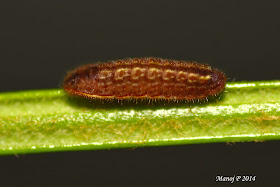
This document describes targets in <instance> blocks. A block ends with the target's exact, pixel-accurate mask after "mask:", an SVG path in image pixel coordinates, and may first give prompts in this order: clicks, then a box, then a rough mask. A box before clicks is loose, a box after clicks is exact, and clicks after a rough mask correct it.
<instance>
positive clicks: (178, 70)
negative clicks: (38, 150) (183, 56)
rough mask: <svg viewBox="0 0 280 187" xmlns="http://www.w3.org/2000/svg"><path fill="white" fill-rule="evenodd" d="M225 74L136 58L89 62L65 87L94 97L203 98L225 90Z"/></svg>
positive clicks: (187, 64) (69, 77)
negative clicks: (97, 62) (96, 62)
mask: <svg viewBox="0 0 280 187" xmlns="http://www.w3.org/2000/svg"><path fill="white" fill-rule="evenodd" d="M225 83H226V76H225V75H224V73H222V72H220V71H218V70H216V69H213V68H212V67H210V66H208V65H204V64H198V63H195V62H184V61H176V60H167V59H160V58H133V59H124V60H117V61H111V62H107V63H99V64H89V65H85V66H81V67H78V68H76V69H74V70H73V71H71V72H70V73H69V74H68V75H67V76H66V78H65V80H64V84H63V87H64V90H65V91H66V92H67V93H68V94H70V95H75V96H82V97H87V98H92V99H96V98H98V99H104V100H107V99H122V100H129V99H149V100H157V99H163V100H187V101H191V100H200V99H207V98H208V97H209V96H216V95H217V94H219V93H220V92H221V91H223V90H224V88H225Z"/></svg>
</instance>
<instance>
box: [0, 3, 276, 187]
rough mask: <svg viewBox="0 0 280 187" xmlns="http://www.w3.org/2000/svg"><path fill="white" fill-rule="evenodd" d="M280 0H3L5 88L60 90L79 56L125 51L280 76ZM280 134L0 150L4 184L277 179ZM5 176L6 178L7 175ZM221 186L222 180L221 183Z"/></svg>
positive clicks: (232, 74)
mask: <svg viewBox="0 0 280 187" xmlns="http://www.w3.org/2000/svg"><path fill="white" fill-rule="evenodd" d="M279 5H280V3H279V1H275V2H273V1H246V2H245V1H231V0H228V1H224V0H216V1H215V0H214V1H206V0H205V1H200V0H191V1H175V0H172V1H171V0H170V1H166V0H161V1H148V0H141V1H129V0H126V1H125V0H120V1H113V0H91V1H90V0H88V1H86V0H83V1H66V0H65V1H62V0H56V1H50V0H48V1H47V0H42V1H35V0H34V1H30V0H25V1H20V0H16V1H13V0H10V1H1V2H0V63H1V68H0V80H1V86H0V91H1V92H4V91H17V90H27V89H46V88H58V87H60V86H61V82H62V80H63V77H64V75H65V74H66V72H67V71H68V70H71V69H72V68H75V67H76V66H79V65H81V64H86V63H91V62H98V61H107V60H115V59H121V58H127V57H146V56H154V57H162V58H171V59H180V60H195V61H198V62H203V63H208V64H210V65H211V66H213V67H216V68H218V69H220V70H222V71H224V72H225V73H226V74H227V76H228V77H229V81H242V80H272V79H280V76H279V74H278V73H279V68H280V63H279V57H280V53H279V47H280V21H279V18H280V11H279ZM279 146H280V142H279V141H270V142H262V143H235V144H225V143H219V144H218V143H217V144H204V145H203V144H202V145H184V146H172V147H151V148H139V149H134V150H129V149H119V150H104V151H84V152H62V153H45V154H34V155H19V156H18V157H17V156H2V157H0V184H1V186H2V184H5V185H6V186H112V185H114V186H119V185H121V186H189V185H195V184H197V185H199V184H204V185H210V184H213V185H215V184H217V183H215V182H214V181H215V177H216V175H224V176H232V175H256V176H257V182H255V183H254V185H256V184H260V185H261V184H270V185H271V184H274V183H275V184H276V183H279V182H278V179H279V172H278V171H279V166H280V164H279V162H280V161H279V158H280V151H279V150H280V149H279ZM6 182H7V183H6ZM220 184H223V185H225V183H220Z"/></svg>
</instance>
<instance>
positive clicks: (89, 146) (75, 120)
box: [0, 81, 280, 155]
mask: <svg viewBox="0 0 280 187" xmlns="http://www.w3.org/2000/svg"><path fill="white" fill-rule="evenodd" d="M84 102H89V101H83V102H78V103H77V102H76V103H75V102H72V101H71V98H70V99H69V98H68V97H67V96H66V94H65V93H64V92H63V90H60V89H55V90H35V91H34V90H33V91H22V92H10V93H1V94H0V154H2V155H4V154H22V153H36V152H53V151H66V150H93V149H110V148H124V147H126V148H134V147H143V146H163V145H175V144H177V145H178V144H193V143H210V142H235V141H254V140H255V141H263V140H272V139H280V107H279V106H280V81H263V82H236V83H228V84H227V87H226V89H225V92H224V93H223V97H222V99H221V100H219V101H217V102H210V103H206V104H197V105H189V104H183V105H182V104H181V105H176V104H174V105H171V106H170V105H168V106H165V105H161V104H159V105H156V106H153V105H152V104H149V105H144V106H142V107H138V105H139V104H136V103H132V104H130V105H128V106H123V105H121V104H118V103H117V104H114V103H104V104H102V103H99V104H98V102H96V103H91V105H92V106H91V107H88V106H87V105H84ZM79 103H80V105H79ZM95 104H96V105H95Z"/></svg>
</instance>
